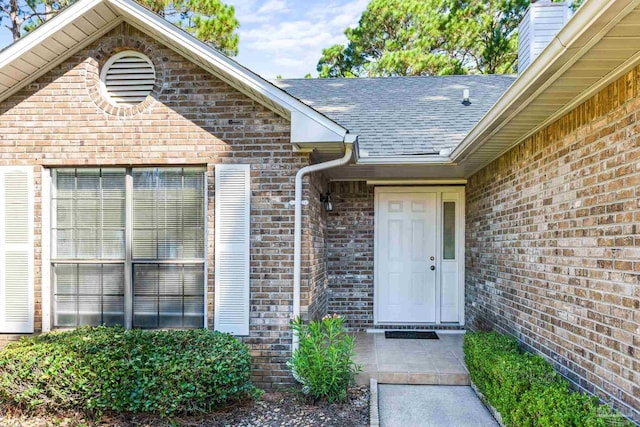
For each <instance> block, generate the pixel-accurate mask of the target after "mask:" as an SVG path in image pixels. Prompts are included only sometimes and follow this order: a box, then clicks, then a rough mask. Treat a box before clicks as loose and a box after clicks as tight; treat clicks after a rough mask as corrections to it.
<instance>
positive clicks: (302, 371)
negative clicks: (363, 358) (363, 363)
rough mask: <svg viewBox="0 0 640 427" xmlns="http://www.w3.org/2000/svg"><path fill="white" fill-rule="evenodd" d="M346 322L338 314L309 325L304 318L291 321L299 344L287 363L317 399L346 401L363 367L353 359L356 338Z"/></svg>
mask: <svg viewBox="0 0 640 427" xmlns="http://www.w3.org/2000/svg"><path fill="white" fill-rule="evenodd" d="M343 322H344V320H343V319H342V318H341V317H340V316H338V315H335V314H334V315H329V316H325V317H324V318H323V319H322V320H321V321H319V322H318V321H314V322H311V323H310V324H308V325H307V324H305V323H304V322H303V321H302V319H300V318H297V319H295V320H294V321H292V322H291V326H292V328H293V331H294V333H295V334H297V336H298V339H299V341H298V342H299V347H298V349H296V351H294V353H293V357H292V358H291V360H290V361H289V362H288V364H287V365H288V366H289V368H290V369H291V372H292V373H293V376H294V378H295V379H296V380H297V381H298V382H300V383H302V385H303V388H302V390H303V392H304V393H305V394H307V395H308V396H310V397H311V398H312V399H313V400H318V399H326V400H327V401H329V402H337V401H343V400H345V399H346V398H347V389H348V387H349V385H351V384H352V383H353V380H354V379H355V376H356V374H357V373H358V371H359V370H360V367H359V366H358V365H356V364H355V363H354V362H353V360H352V357H353V356H354V352H353V348H354V346H355V341H354V339H353V337H351V336H349V335H348V334H347V333H346V331H345V329H344V326H343Z"/></svg>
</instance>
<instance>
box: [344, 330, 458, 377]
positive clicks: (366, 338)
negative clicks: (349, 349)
mask: <svg viewBox="0 0 640 427" xmlns="http://www.w3.org/2000/svg"><path fill="white" fill-rule="evenodd" d="M438 336H439V337H440V339H438V340H411V339H409V340H405V339H386V338H385V337H384V333H365V332H362V333H357V334H356V335H355V338H356V349H355V352H356V357H355V361H356V363H358V364H360V365H362V369H363V372H362V373H360V374H359V375H358V378H357V382H358V383H359V384H369V379H370V378H375V379H376V380H378V382H379V383H381V384H432V385H433V384H439V385H469V372H468V371H467V368H466V367H465V365H464V356H463V353H462V342H463V339H464V336H463V334H444V333H438Z"/></svg>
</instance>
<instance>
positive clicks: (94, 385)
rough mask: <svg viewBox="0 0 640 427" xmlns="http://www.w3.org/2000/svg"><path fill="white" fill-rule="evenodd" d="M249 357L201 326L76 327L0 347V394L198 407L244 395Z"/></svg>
mask: <svg viewBox="0 0 640 427" xmlns="http://www.w3.org/2000/svg"><path fill="white" fill-rule="evenodd" d="M250 366H251V359H250V356H249V352H248V349H247V347H246V345H244V344H242V343H240V342H238V340H236V339H235V338H234V337H232V336H230V335H227V334H221V333H218V332H211V331H207V330H204V329H194V330H180V331H177V330H172V331H143V330H124V329H123V328H121V327H114V328H109V327H102V326H101V327H96V328H92V327H82V328H78V329H76V330H74V331H71V332H53V333H48V334H43V335H40V336H37V337H29V338H23V339H21V340H20V341H19V342H17V343H12V344H9V345H7V347H6V349H5V350H4V351H2V352H0V399H2V400H5V401H13V402H15V403H16V404H18V405H19V406H21V407H27V408H35V407H41V408H45V409H53V410H60V409H80V410H85V411H91V412H94V413H100V412H103V411H105V410H113V411H131V412H155V413H159V414H161V415H169V414H173V413H198V412H206V411H209V410H211V409H213V408H217V407H220V406H222V405H224V404H226V403H228V402H232V401H236V400H240V399H244V398H247V397H249V396H252V395H253V394H254V393H255V392H256V389H255V388H254V387H253V386H252V385H251V383H250V381H249V376H250Z"/></svg>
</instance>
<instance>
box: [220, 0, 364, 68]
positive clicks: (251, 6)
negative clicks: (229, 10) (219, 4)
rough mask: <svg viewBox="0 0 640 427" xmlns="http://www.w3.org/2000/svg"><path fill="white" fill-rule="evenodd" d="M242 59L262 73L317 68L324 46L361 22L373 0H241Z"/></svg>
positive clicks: (341, 38) (338, 40) (238, 6)
mask: <svg viewBox="0 0 640 427" xmlns="http://www.w3.org/2000/svg"><path fill="white" fill-rule="evenodd" d="M232 3H233V4H234V5H235V6H236V16H237V18H238V20H239V21H240V24H241V28H240V31H239V35H240V56H239V58H238V60H239V61H240V62H241V63H243V64H244V65H245V66H247V67H249V68H251V69H253V70H254V71H256V72H257V73H258V74H260V75H262V76H264V77H267V78H274V77H275V76H276V75H278V74H281V75H283V76H284V77H303V76H304V75H305V74H306V73H308V72H312V74H314V75H315V68H316V64H317V62H318V59H320V56H321V55H322V49H324V48H327V47H329V46H332V45H334V44H336V43H344V42H346V37H345V36H344V30H345V29H346V28H347V27H349V26H354V25H356V24H357V22H358V20H359V18H360V15H361V14H362V11H363V10H364V9H365V8H366V6H367V3H368V0H347V1H345V0H342V1H339V0H333V1H329V2H323V1H322V0H320V2H319V3H318V4H311V5H309V4H310V3H311V2H308V3H307V2H295V3H291V4H287V3H286V2H285V1H284V0H268V1H267V2H265V3H262V4H260V2H256V1H255V0H238V1H237V2H232Z"/></svg>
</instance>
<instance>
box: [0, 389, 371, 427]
mask: <svg viewBox="0 0 640 427" xmlns="http://www.w3.org/2000/svg"><path fill="white" fill-rule="evenodd" d="M368 424H369V387H366V386H359V387H353V388H351V389H350V391H349V401H348V402H346V403H343V404H329V403H326V402H320V403H318V404H316V405H311V404H308V403H307V402H306V401H305V398H304V397H303V396H302V395H301V394H300V392H299V391H297V390H290V391H282V392H270V393H265V394H264V395H263V396H262V399H261V400H259V401H256V402H248V403H245V404H241V405H236V406H233V407H230V408H226V409H225V410H223V411H220V412H213V413H210V414H206V415H202V416H198V417H175V418H171V419H162V418H159V417H157V416H154V415H147V414H105V415H104V416H103V417H102V418H101V419H100V420H99V421H98V422H95V421H91V420H90V419H89V418H87V417H85V416H84V415H83V414H81V413H66V414H57V415H53V414H30V413H24V412H20V411H17V410H15V409H11V408H8V407H6V406H3V405H1V404H0V426H3V427H5V426H6V427H14V426H15V427H53V426H56V427H84V426H87V427H89V426H113V427H116V426H117V427H125V426H140V427H142V426H145V427H146V426H149V427H161V426H163V427H164V426H167V427H169V426H170V427H174V426H189V427H196V426H197V427H200V426H202V427H213V426H216V427H217V426H230V427H258V426H267V427H271V426H274V427H275V426H277V427H293V426H305V427H306V426H310V427H315V426H318V427H319V426H335V427H364V426H367V425H368Z"/></svg>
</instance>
